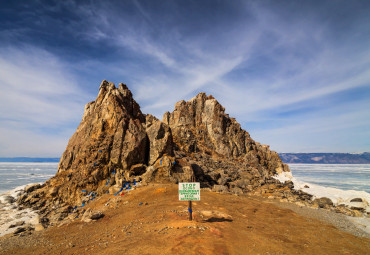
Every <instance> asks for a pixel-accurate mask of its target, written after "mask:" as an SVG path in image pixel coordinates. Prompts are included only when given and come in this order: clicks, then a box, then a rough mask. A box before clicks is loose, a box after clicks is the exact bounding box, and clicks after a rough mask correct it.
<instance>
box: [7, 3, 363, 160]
mask: <svg viewBox="0 0 370 255" xmlns="http://www.w3.org/2000/svg"><path fill="white" fill-rule="evenodd" d="M320 3H321V5H320V6H322V8H323V9H320V8H318V7H317V5H316V4H315V3H301V4H303V5H304V6H300V5H297V4H296V2H295V1H289V2H286V3H284V4H276V2H275V1H265V2H252V1H247V2H246V1H233V2H230V3H226V2H217V3H212V4H211V5H208V3H206V2H204V3H199V2H198V1H187V2H186V5H184V4H183V3H181V2H172V1H161V2H160V3H155V4H154V3H153V2H150V1H139V0H136V1H133V2H115V1H108V2H104V4H103V3H100V2H97V1H91V2H88V3H80V2H77V1H67V2H65V3H64V2H63V3H59V4H58V5H53V6H48V5H42V6H39V8H38V9H37V17H38V20H39V22H38V23H36V22H33V23H32V24H31V25H29V26H27V25H24V27H22V26H21V27H11V26H10V25H9V27H6V29H4V30H3V32H2V34H3V35H5V34H8V35H9V34H12V37H9V38H12V39H10V40H11V41H15V40H16V39H17V38H19V37H20V36H23V37H24V38H26V39H27V42H28V46H27V47H28V48H26V50H25V49H24V48H20V47H19V46H18V45H11V46H9V45H8V46H7V47H8V48H6V47H5V46H4V45H3V47H2V48H1V49H2V51H1V52H0V56H1V58H0V66H1V67H2V68H1V71H0V72H1V82H2V85H1V86H4V87H3V88H4V91H5V92H6V94H7V95H8V96H0V97H1V98H0V99H1V100H2V104H3V106H4V109H6V108H7V109H10V110H3V112H1V118H2V119H4V121H5V120H6V121H15V122H19V121H20V122H21V123H22V126H25V127H29V126H30V125H32V126H34V127H37V126H42V127H50V126H51V125H60V126H68V127H71V126H73V125H75V123H76V122H77V119H78V120H79V118H80V117H81V115H82V113H81V111H82V109H83V107H81V105H83V104H84V103H87V102H88V101H90V100H91V99H92V98H93V97H94V96H93V95H94V93H96V92H97V87H98V85H99V84H100V81H101V80H102V79H108V80H111V81H114V82H117V83H118V82H125V83H127V84H128V86H129V87H130V89H131V90H132V91H133V93H134V96H135V98H136V99H137V101H138V102H139V103H140V105H141V106H142V110H143V111H144V112H147V113H153V114H155V115H156V116H157V117H159V118H161V116H162V114H163V113H164V112H165V111H168V110H172V109H173V106H174V104H175V102H177V101H179V100H181V99H190V98H191V97H193V96H195V95H196V93H198V92H201V91H205V92H207V93H208V94H213V95H214V96H215V97H216V98H217V99H218V100H219V101H220V102H221V103H222V104H223V105H224V106H225V107H226V110H227V112H228V113H230V115H231V116H233V117H236V119H237V120H238V121H239V122H241V124H242V126H243V127H244V128H246V129H247V130H248V131H250V132H251V134H255V135H256V140H261V141H263V142H265V143H270V144H271V143H275V144H276V145H275V146H273V147H274V148H275V149H276V150H284V151H290V150H289V148H291V151H298V150H300V149H299V148H298V147H300V148H301V150H305V151H308V150H310V149H309V148H314V146H311V145H309V144H311V141H312V140H315V141H316V142H317V143H319V142H320V137H321V138H323V137H327V134H328V132H331V131H333V130H337V127H338V126H341V127H342V130H344V131H343V132H342V131H341V132H339V133H338V137H339V136H340V135H342V136H343V135H344V134H345V132H347V133H350V132H352V130H357V129H361V130H363V129H364V127H365V125H367V124H368V123H367V122H366V121H363V118H361V116H368V115H369V114H368V111H367V110H364V109H366V107H368V103H367V102H366V100H364V99H361V100H359V99H358V96H357V98H356V96H354V97H351V96H350V95H353V94H354V92H355V91H357V90H361V89H362V90H363V91H364V93H365V94H370V92H369V91H370V89H369V86H370V60H369V59H370V50H369V46H368V45H370V38H369V35H368V34H369V32H370V31H369V30H370V29H369V28H368V27H367V26H364V25H363V24H364V22H365V23H366V21H369V18H368V17H367V16H366V11H364V10H370V7H369V6H368V5H363V4H362V3H361V2H357V1H354V2H353V3H352V4H348V3H347V2H340V3H339V4H337V5H336V6H335V7H336V8H334V9H333V7H334V6H332V5H333V4H332V3H331V2H329V1H328V2H326V1H324V2H320ZM324 9H331V10H332V12H330V13H327V12H324V11H323V10H324ZM66 10H68V11H66ZM353 13H357V14H356V16H355V15H353ZM51 14H52V15H51ZM53 15H54V16H56V17H61V16H63V17H64V16H65V17H67V18H66V19H65V20H62V19H60V20H58V19H53V18H51V17H54V16H53ZM42 24H44V25H42ZM45 24H52V25H50V26H49V27H48V26H46V27H44V26H45ZM12 26H13V25H12ZM58 29H59V31H60V34H63V35H64V37H67V38H70V40H65V39H64V38H62V37H61V36H60V35H59V34H57V33H56V32H55V31H56V30H58ZM41 30H42V31H43V37H42V38H44V39H38V38H34V37H32V35H31V34H32V33H37V34H40V31H41ZM31 32H32V33H31ZM1 38H5V37H4V36H2V37H1ZM54 40H55V41H54ZM27 42H26V43H25V45H27ZM55 42H57V43H55ZM58 43H60V44H61V45H62V46H58ZM4 44H5V43H4ZM0 46H1V45H0ZM8 49H10V51H8ZM41 49H42V50H41ZM29 53H30V54H29ZM28 83H29V84H30V85H25V84H28ZM3 88H2V89H3ZM81 95H85V96H82V97H81ZM338 95H342V97H343V99H342V101H343V102H341V101H340V100H338V99H337V98H338ZM18 102H21V103H20V104H19V105H18V104H17V103H18ZM56 102H57V103H56ZM59 102H63V104H62V103H59ZM353 104H356V105H357V106H358V107H357V108H352V107H350V105H353ZM344 105H345V106H346V107H343V106H344ZM79 107H80V108H79ZM77 108H79V109H81V110H80V112H76V111H74V110H72V111H71V109H77ZM288 112H290V113H292V112H294V114H289V115H288V114H287V113H288ZM53 113H57V114H56V115H57V116H59V117H58V118H56V117H55V116H56V115H55V114H53ZM359 113H360V114H359ZM34 115H37V116H42V117H40V118H35V117H32V116H34ZM305 118H306V119H305ZM348 121H350V123H351V124H350V125H349V124H348ZM7 125H10V124H9V123H8V124H7ZM305 127H308V128H309V130H310V132H311V133H312V135H315V137H317V139H316V138H315V139H312V137H311V138H310V139H311V140H309V139H308V138H307V139H303V138H302V142H301V143H299V144H297V143H294V137H302V133H304V132H305ZM36 129H37V128H36ZM284 130H289V132H288V131H287V132H285V131H284ZM55 132H56V131H55ZM338 137H334V136H333V138H332V139H333V140H340V139H342V138H340V139H338ZM351 137H352V138H353V140H354V141H353V146H352V147H348V146H347V145H345V143H344V142H343V144H342V148H343V149H341V150H342V151H344V150H346V149H348V150H349V151H357V150H358V149H357V148H362V149H364V150H366V148H367V147H366V146H368V145H366V144H365V145H364V143H362V142H361V141H362V140H366V139H367V138H369V139H368V140H370V137H369V136H368V133H366V132H363V133H362V135H361V136H360V135H359V136H354V135H351ZM265 138H268V139H265ZM342 140H343V139H342ZM344 140H345V139H344ZM344 140H343V141H344ZM270 141H271V142H270ZM305 143H307V146H306V145H305ZM327 144H328V146H327V147H325V144H323V145H320V146H318V147H317V148H319V147H320V148H322V149H321V150H322V151H331V150H333V149H335V148H337V147H338V146H333V145H329V144H333V143H331V142H327ZM361 144H362V145H361ZM356 146H357V147H356ZM63 149H64V148H63ZM369 149H370V147H368V149H367V150H369ZM0 154H1V152H0Z"/></svg>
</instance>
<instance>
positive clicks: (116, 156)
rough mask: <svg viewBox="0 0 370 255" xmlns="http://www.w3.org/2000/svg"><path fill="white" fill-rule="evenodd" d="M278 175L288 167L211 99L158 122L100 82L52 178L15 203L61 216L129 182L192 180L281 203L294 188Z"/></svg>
mask: <svg viewBox="0 0 370 255" xmlns="http://www.w3.org/2000/svg"><path fill="white" fill-rule="evenodd" d="M283 171H289V168H288V166H287V165H285V164H283V163H282V161H281V160H280V158H279V156H278V154H277V153H276V152H273V151H270V150H269V146H267V145H261V144H259V143H257V142H255V141H254V140H253V139H252V138H251V137H250V135H249V134H248V132H246V131H245V130H243V129H242V128H241V127H240V124H239V123H237V121H236V120H235V119H234V118H230V117H229V116H228V114H226V113H225V109H224V108H223V107H222V106H221V105H220V104H219V103H218V101H217V100H216V99H214V98H213V97H212V96H207V95H206V94H205V93H200V94H198V95H197V96H196V97H194V98H192V99H191V100H189V101H188V102H185V101H180V102H178V103H176V105H175V110H174V111H173V112H172V113H169V112H167V113H165V114H164V117H163V122H162V121H160V120H158V119H157V118H155V117H154V116H152V115H150V114H148V115H145V114H143V113H142V112H141V110H140V107H139V105H138V104H137V102H136V101H135V100H134V99H133V96H132V93H131V91H130V90H129V89H128V88H127V86H126V85H124V84H122V83H120V84H119V86H118V88H116V87H115V85H114V84H113V83H110V82H107V81H103V82H102V84H101V85H100V89H99V94H98V96H97V98H96V100H95V101H93V102H91V103H88V104H87V105H86V107H85V112H84V115H83V117H82V121H81V123H80V125H79V126H78V128H77V131H76V132H75V134H74V135H73V136H72V137H71V138H70V140H69V142H68V145H67V148H66V150H65V152H64V153H63V155H62V157H61V160H60V163H59V168H58V172H57V174H56V175H55V176H54V177H53V178H51V179H50V180H48V181H47V182H46V183H45V185H44V186H37V187H36V186H35V187H33V188H32V189H31V188H30V189H29V190H28V193H27V194H25V195H24V196H22V197H21V198H20V199H19V202H21V203H23V204H24V205H26V206H32V207H34V208H37V209H40V210H41V213H43V212H44V213H45V214H48V213H49V211H48V210H47V209H45V208H50V206H49V205H53V206H54V208H57V209H56V210H55V211H59V212H60V213H59V214H58V217H64V216H65V215H66V214H68V211H70V210H71V209H72V208H73V206H75V205H80V204H83V203H85V202H86V201H87V200H86V197H87V196H86V195H87V193H89V194H91V193H92V192H93V194H94V196H95V194H96V195H99V194H102V193H106V192H109V191H110V192H117V191H118V190H120V189H122V187H124V185H125V183H126V182H132V181H133V180H134V179H136V181H139V180H142V181H143V182H173V183H177V182H181V181H190V180H191V179H192V178H193V179H195V180H196V181H199V182H201V186H202V187H209V188H213V189H214V190H217V191H222V192H232V193H235V194H241V193H246V192H254V193H256V192H257V193H259V194H265V193H266V194H268V195H271V194H274V195H279V196H280V197H284V196H286V195H287V194H288V193H289V194H291V190H292V187H291V186H289V185H288V184H287V185H284V184H281V183H280V182H278V181H277V180H275V179H274V178H272V176H274V175H275V174H277V173H281V172H283ZM82 206H83V205H82ZM43 208H44V209H43ZM58 208H59V209H58ZM48 217H49V218H50V216H48ZM44 221H45V222H48V219H45V220H44Z"/></svg>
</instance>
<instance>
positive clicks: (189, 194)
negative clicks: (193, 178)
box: [179, 182, 200, 221]
mask: <svg viewBox="0 0 370 255" xmlns="http://www.w3.org/2000/svg"><path fill="white" fill-rule="evenodd" d="M179 200H180V201H189V208H188V211H189V220H190V221H191V220H193V208H192V201H199V200H200V183H199V182H180V183H179Z"/></svg>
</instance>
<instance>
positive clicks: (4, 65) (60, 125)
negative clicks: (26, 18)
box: [0, 47, 87, 155]
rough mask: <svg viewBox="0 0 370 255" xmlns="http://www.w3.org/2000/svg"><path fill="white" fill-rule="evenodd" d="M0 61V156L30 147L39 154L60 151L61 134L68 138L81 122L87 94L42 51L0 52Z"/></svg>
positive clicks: (55, 61) (50, 56)
mask: <svg viewBox="0 0 370 255" xmlns="http://www.w3.org/2000/svg"><path fill="white" fill-rule="evenodd" d="M0 56H1V57H0V89H1V94H0V116H1V117H0V123H1V124H0V126H1V127H2V128H1V132H0V133H1V137H0V140H1V144H2V145H1V146H0V155H14V153H16V151H17V150H19V151H24V147H25V146H29V145H30V143H34V144H33V146H30V148H34V147H37V148H38V149H37V151H39V152H40V151H42V150H44V152H47V151H53V152H55V151H59V152H60V150H61V147H60V143H61V140H62V139H63V140H64V139H65V137H64V136H63V135H65V130H68V131H69V135H71V134H72V133H71V126H76V125H77V124H78V123H79V121H80V118H81V114H82V112H83V106H84V104H85V103H86V100H87V97H86V96H85V95H86V93H84V92H83V91H82V90H81V88H80V87H79V86H78V83H77V81H76V79H75V78H74V77H73V76H72V75H71V74H70V72H69V71H68V68H67V67H66V66H65V64H64V63H62V61H60V60H59V58H58V57H56V56H54V55H53V54H51V53H49V52H47V51H45V50H41V49H38V48H34V47H25V48H23V49H14V48H1V49H0ZM73 129H74V128H73ZM60 134H62V136H60ZM42 136H44V138H43V139H41V138H40V137H42ZM49 136H51V137H53V139H48V138H47V137H49ZM30 141H32V142H30ZM38 141H39V142H38ZM41 141H42V142H41ZM66 142H67V140H64V143H63V144H64V146H65V145H66ZM55 148H58V149H55ZM27 151H29V150H28V149H27ZM28 155H31V154H28ZM32 155H36V154H35V153H32Z"/></svg>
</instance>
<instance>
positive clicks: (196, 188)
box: [179, 182, 200, 201]
mask: <svg viewBox="0 0 370 255" xmlns="http://www.w3.org/2000/svg"><path fill="white" fill-rule="evenodd" d="M179 200H180V201H190V200H200V183H199V182H180V183H179Z"/></svg>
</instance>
